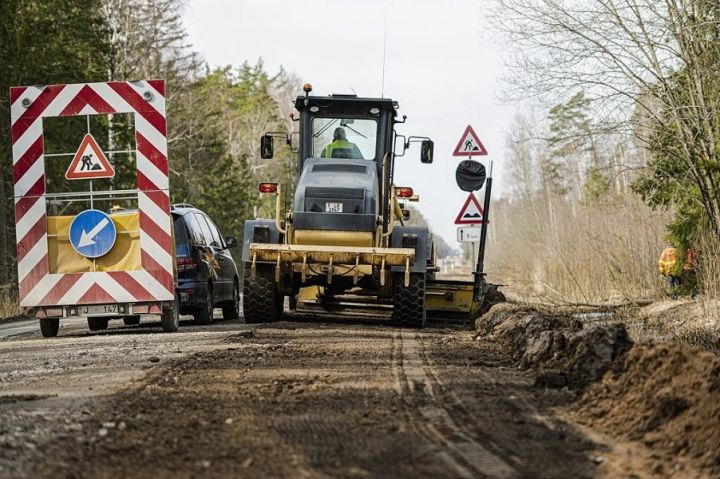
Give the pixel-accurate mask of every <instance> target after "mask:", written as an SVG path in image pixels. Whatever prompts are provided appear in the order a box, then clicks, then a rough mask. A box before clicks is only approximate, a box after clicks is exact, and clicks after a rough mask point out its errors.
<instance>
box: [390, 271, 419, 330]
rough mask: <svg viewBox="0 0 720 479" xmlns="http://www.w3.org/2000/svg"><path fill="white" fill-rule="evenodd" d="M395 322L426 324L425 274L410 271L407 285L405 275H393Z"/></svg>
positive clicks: (405, 324) (406, 324) (412, 324)
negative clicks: (406, 284)
mask: <svg viewBox="0 0 720 479" xmlns="http://www.w3.org/2000/svg"><path fill="white" fill-rule="evenodd" d="M392 319H393V321H394V322H395V323H398V324H400V325H404V326H415V327H419V328H422V327H423V326H425V274H424V273H410V284H409V285H408V286H407V287H405V284H404V275H403V274H395V275H393V314H392Z"/></svg>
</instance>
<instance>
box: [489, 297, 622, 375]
mask: <svg viewBox="0 0 720 479" xmlns="http://www.w3.org/2000/svg"><path fill="white" fill-rule="evenodd" d="M476 327H477V330H478V335H477V338H478V339H488V340H492V341H495V342H498V343H500V344H501V345H502V346H503V347H504V348H505V349H507V350H508V351H509V352H510V354H512V356H513V357H514V358H515V360H517V361H518V364H519V365H520V367H522V368H525V369H529V368H532V369H535V370H537V371H538V379H537V381H538V384H540V385H544V386H553V387H564V386H567V387H570V388H582V387H584V386H586V385H588V384H590V383H591V382H593V381H597V380H598V379H600V378H601V377H602V376H603V374H605V372H606V371H607V370H608V369H609V368H610V367H611V366H612V365H613V364H614V363H615V362H616V360H617V359H618V358H620V357H621V356H622V355H623V354H624V353H625V352H626V351H627V350H628V349H629V348H630V346H631V345H632V342H631V341H630V339H629V338H628V335H627V332H626V331H625V327H624V326H622V325H620V324H616V325H610V326H591V327H587V328H585V327H583V324H582V323H581V322H580V321H577V320H573V319H571V318H569V317H563V316H548V315H545V314H542V313H540V312H538V311H536V310H533V309H530V308H526V307H522V306H516V305H511V304H500V305H497V306H495V307H493V308H492V309H491V310H490V311H489V312H488V313H487V314H485V315H483V316H482V317H480V318H479V319H478V320H477V322H476Z"/></svg>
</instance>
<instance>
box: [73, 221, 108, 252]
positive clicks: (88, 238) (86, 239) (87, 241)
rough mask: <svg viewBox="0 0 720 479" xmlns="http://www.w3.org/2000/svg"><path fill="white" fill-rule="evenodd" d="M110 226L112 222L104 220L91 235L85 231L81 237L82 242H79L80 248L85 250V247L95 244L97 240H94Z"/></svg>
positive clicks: (91, 231)
mask: <svg viewBox="0 0 720 479" xmlns="http://www.w3.org/2000/svg"><path fill="white" fill-rule="evenodd" d="M108 224H110V220H109V219H107V218H103V219H102V221H101V222H100V223H98V224H96V225H95V227H94V228H93V229H91V230H90V232H89V233H86V232H85V230H84V229H83V232H82V234H81V235H80V241H79V242H78V248H84V247H85V246H90V245H91V244H95V240H94V239H93V238H94V237H96V236H97V235H98V234H99V233H100V232H101V231H102V229H103V228H105V227H106V226H107V225H108Z"/></svg>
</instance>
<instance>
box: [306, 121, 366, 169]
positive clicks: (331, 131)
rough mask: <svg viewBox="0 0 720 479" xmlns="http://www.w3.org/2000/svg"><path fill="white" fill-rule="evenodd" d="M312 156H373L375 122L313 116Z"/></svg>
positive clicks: (364, 157) (356, 157)
mask: <svg viewBox="0 0 720 479" xmlns="http://www.w3.org/2000/svg"><path fill="white" fill-rule="evenodd" d="M312 132H313V133H312V134H313V136H312V140H313V143H312V144H313V156H314V157H316V158H321V157H325V158H353V159H365V160H374V159H375V146H376V144H377V122H376V121H375V120H372V119H365V118H363V119H353V118H313V120H312Z"/></svg>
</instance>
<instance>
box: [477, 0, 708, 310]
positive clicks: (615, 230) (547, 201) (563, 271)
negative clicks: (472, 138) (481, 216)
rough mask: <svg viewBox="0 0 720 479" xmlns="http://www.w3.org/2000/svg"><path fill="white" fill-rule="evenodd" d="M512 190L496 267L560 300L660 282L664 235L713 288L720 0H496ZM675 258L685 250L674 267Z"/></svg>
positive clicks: (498, 232) (616, 296)
mask: <svg viewBox="0 0 720 479" xmlns="http://www.w3.org/2000/svg"><path fill="white" fill-rule="evenodd" d="M496 4H497V11H496V12H495V14H496V18H497V19H498V21H499V22H500V24H501V27H500V28H501V29H502V31H503V33H504V35H505V38H506V39H507V41H508V45H507V48H509V49H511V50H512V51H513V52H516V54H515V55H509V56H508V58H509V60H508V65H507V66H508V70H509V73H508V74H507V76H506V78H505V85H506V88H505V91H504V96H505V99H507V100H511V101H518V100H520V99H523V100H525V101H526V102H527V103H528V104H530V105H532V106H531V107H529V108H528V109H526V110H525V111H523V112H521V113H520V114H518V117H517V118H516V121H515V122H514V124H513V125H512V126H511V128H510V130H509V131H508V133H507V150H506V151H507V156H506V157H507V162H508V164H509V165H508V170H509V173H510V175H508V176H509V181H510V183H511V188H512V194H511V195H510V196H509V197H508V198H505V199H503V200H501V201H499V202H498V203H497V204H496V206H495V210H494V211H493V216H494V218H496V219H499V218H502V222H501V221H499V220H498V221H496V222H494V223H493V222H491V224H492V228H491V235H490V248H492V251H493V253H492V254H491V255H490V257H489V259H490V261H491V269H492V272H493V273H494V274H495V275H497V276H499V277H500V278H501V280H502V281H503V282H507V283H511V284H513V285H514V286H516V287H518V289H519V290H520V291H521V292H522V293H525V294H531V295H537V296H539V297H543V298H545V299H551V300H555V301H558V302H565V301H567V302H599V301H607V300H615V301H618V300H619V301H627V300H632V299H634V298H638V297H653V296H657V295H661V294H666V291H667V290H666V284H665V283H664V281H663V279H662V278H661V277H660V276H659V274H658V272H657V259H658V256H659V254H660V251H661V250H662V249H663V247H664V243H665V239H666V237H669V238H670V240H671V241H672V242H673V243H674V244H675V245H676V246H677V247H679V248H680V251H681V256H684V255H686V251H687V249H688V248H690V247H693V248H695V249H696V250H697V251H698V252H699V258H700V259H699V267H698V279H699V282H700V291H701V294H703V295H705V296H706V297H717V296H718V292H720V270H719V268H718V265H719V264H720V253H719V251H720V247H719V246H720V244H719V241H718V237H719V234H720V226H719V225H720V143H719V141H720V80H718V78H720V75H719V74H720V4H719V3H718V2H717V1H715V0H664V1H662V2H657V1H655V0H601V1H595V0H573V1H561V2H558V1H555V0H497V1H496ZM681 265H682V258H681V263H680V267H681Z"/></svg>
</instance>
